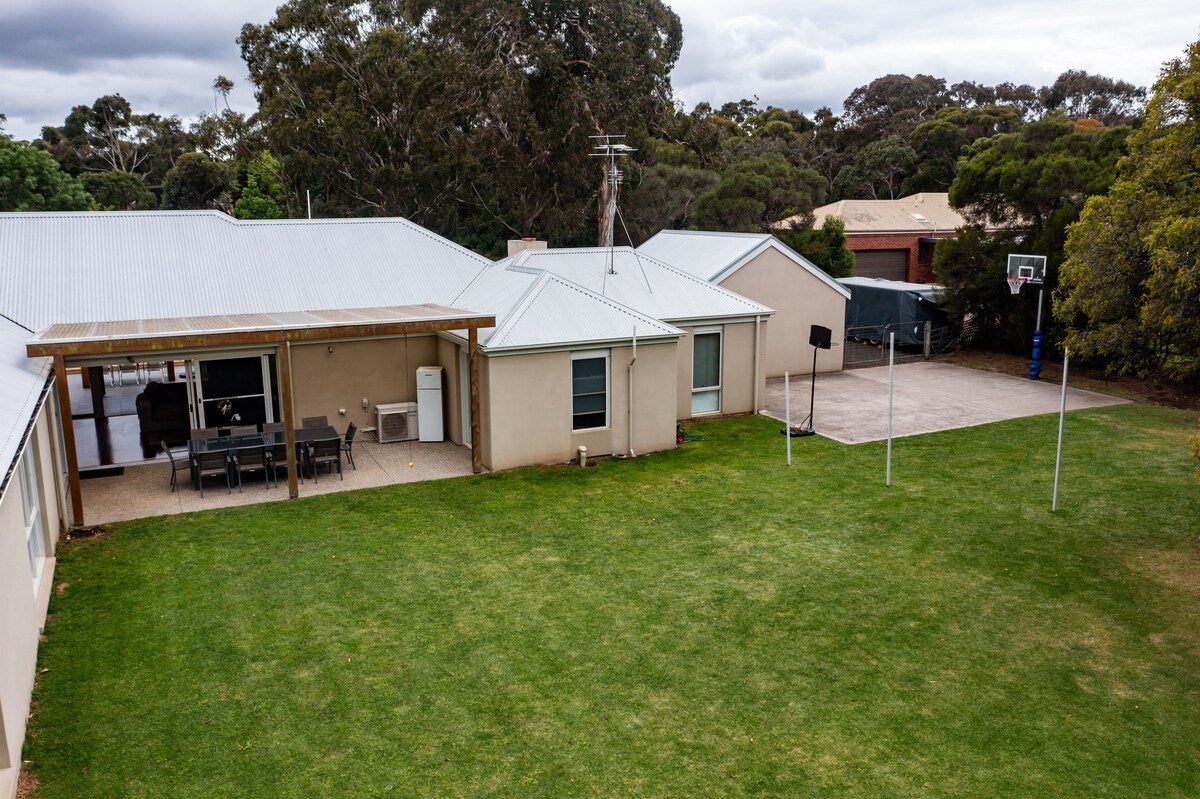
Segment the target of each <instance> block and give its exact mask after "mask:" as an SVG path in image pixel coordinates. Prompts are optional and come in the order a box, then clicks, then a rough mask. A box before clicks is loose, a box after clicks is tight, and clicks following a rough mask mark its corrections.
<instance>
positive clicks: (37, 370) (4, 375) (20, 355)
mask: <svg viewBox="0 0 1200 799" xmlns="http://www.w3.org/2000/svg"><path fill="white" fill-rule="evenodd" d="M28 338H29V331H28V330H25V329H23V328H21V327H20V326H18V325H15V324H13V323H12V322H11V321H9V320H8V319H5V318H4V317H0V496H3V493H4V491H6V490H7V488H8V482H7V475H8V471H9V468H10V467H11V465H12V463H13V461H14V460H15V459H16V457H17V455H18V454H19V452H18V449H19V447H20V446H21V438H22V437H23V436H24V435H25V430H26V428H27V427H28V426H29V420H30V419H31V418H33V413H34V411H35V410H36V409H37V401H38V397H39V396H40V395H41V393H42V387H43V386H45V385H46V377H47V376H48V375H49V373H50V359H49V358H27V357H25V341H26V340H27V339H28Z"/></svg>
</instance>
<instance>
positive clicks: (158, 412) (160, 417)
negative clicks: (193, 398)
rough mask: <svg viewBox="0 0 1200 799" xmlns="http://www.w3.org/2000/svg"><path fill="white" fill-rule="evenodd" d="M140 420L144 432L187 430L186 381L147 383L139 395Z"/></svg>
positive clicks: (138, 410)
mask: <svg viewBox="0 0 1200 799" xmlns="http://www.w3.org/2000/svg"><path fill="white" fill-rule="evenodd" d="M136 402H137V415H138V422H140V423H141V427H142V432H143V433H157V432H160V431H163V430H187V429H188V428H189V427H190V426H191V425H190V424H189V423H188V406H187V384H186V383H182V382H180V383H147V384H146V390H145V391H143V392H142V393H141V394H138V395H137V400H136Z"/></svg>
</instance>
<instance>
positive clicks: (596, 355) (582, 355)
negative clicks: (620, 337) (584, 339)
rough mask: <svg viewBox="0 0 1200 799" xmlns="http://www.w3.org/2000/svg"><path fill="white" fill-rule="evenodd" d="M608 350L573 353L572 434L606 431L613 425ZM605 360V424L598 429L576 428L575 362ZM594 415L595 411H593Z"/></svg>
mask: <svg viewBox="0 0 1200 799" xmlns="http://www.w3.org/2000/svg"><path fill="white" fill-rule="evenodd" d="M608 355H609V351H608V350H583V351H581V352H572V353H571V432H572V433H583V432H587V431H589V430H606V429H608V427H609V425H610V423H611V421H610V420H611V418H612V416H611V413H612V408H611V402H612V374H611V371H610V369H609V357H608ZM601 358H603V359H604V424H602V425H599V426H597V427H576V426H575V396H576V395H575V361H588V360H598V359H601ZM593 413H594V411H593Z"/></svg>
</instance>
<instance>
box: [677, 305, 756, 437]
mask: <svg viewBox="0 0 1200 799" xmlns="http://www.w3.org/2000/svg"><path fill="white" fill-rule="evenodd" d="M770 324H773V323H768V322H767V321H766V319H765V318H764V320H763V321H761V322H760V323H759V325H760V329H759V346H760V347H762V348H764V349H765V348H766V346H767V343H768V342H769V341H770V336H768V335H767V330H768V328H769V326H770ZM713 328H719V329H720V330H721V410H720V411H718V412H716V413H713V414H703V415H702V416H701V417H698V418H703V416H721V415H727V414H738V413H754V412H755V411H756V410H757V409H756V408H755V407H754V322H753V320H751V321H749V322H734V323H727V324H724V325H703V326H702V327H701V328H695V327H682V328H680V329H681V330H683V331H684V332H685V333H687V335H686V336H684V337H683V338H681V339H679V350H678V353H677V356H678V360H677V364H676V370H677V371H678V373H679V383H678V386H677V389H676V413H677V414H678V418H680V419H690V418H692V333H693V332H694V331H695V330H697V329H703V330H710V329H713ZM772 332H773V331H772ZM766 384H767V383H766V373H765V372H764V371H763V370H762V369H760V370H759V375H758V398H759V404H760V405H761V404H762V398H763V396H764V392H765V389H766Z"/></svg>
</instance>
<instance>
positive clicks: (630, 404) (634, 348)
mask: <svg viewBox="0 0 1200 799" xmlns="http://www.w3.org/2000/svg"><path fill="white" fill-rule="evenodd" d="M635 363H637V325H634V326H633V357H632V358H630V359H629V457H631V458H636V457H637V453H636V452H634V451H633V365H634V364H635Z"/></svg>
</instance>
